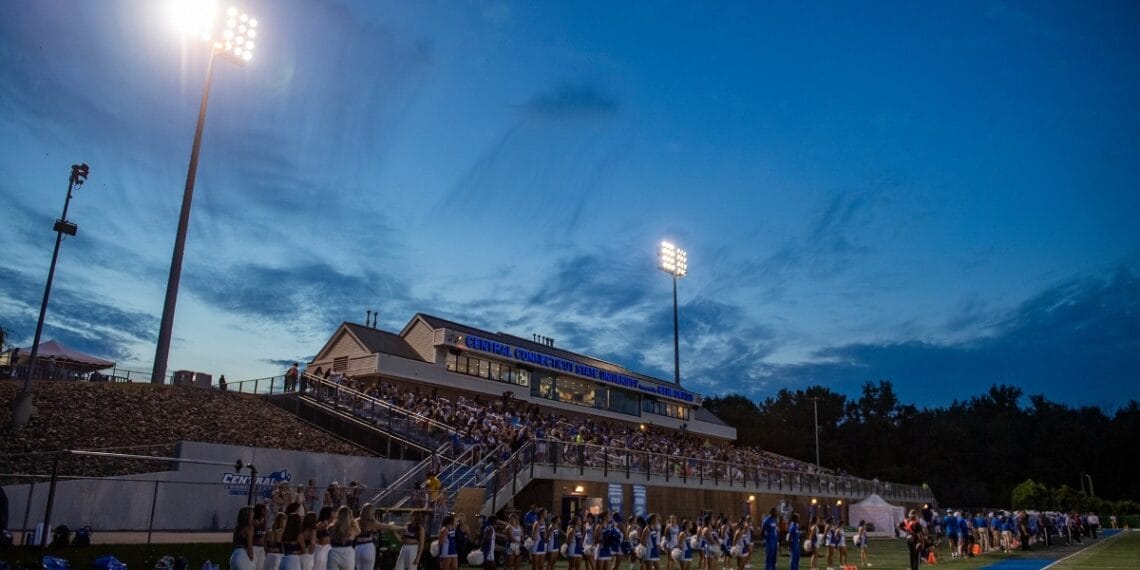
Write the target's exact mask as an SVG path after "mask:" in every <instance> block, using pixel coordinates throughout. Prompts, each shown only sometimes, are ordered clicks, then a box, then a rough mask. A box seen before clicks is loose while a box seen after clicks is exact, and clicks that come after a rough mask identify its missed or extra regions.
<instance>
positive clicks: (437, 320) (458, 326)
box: [404, 313, 673, 386]
mask: <svg viewBox="0 0 1140 570" xmlns="http://www.w3.org/2000/svg"><path fill="white" fill-rule="evenodd" d="M417 318H418V319H423V321H424V322H425V323H427V325H428V326H430V327H431V328H433V329H440V328H449V329H452V330H455V331H459V332H462V333H466V334H471V335H475V336H480V337H483V338H486V339H489V340H494V341H497V342H501V343H503V344H509V345H512V346H518V347H521V348H525V349H527V350H533V351H536V352H542V353H544V354H549V355H551V356H558V357H561V358H565V359H569V360H576V361H579V362H582V363H584V364H589V365H590V366H593V367H595V368H599V369H602V370H608V371H610V372H616V373H619V374H625V375H627V376H632V377H634V378H638V379H641V380H646V381H648V382H650V383H654V384H662V385H666V386H668V385H671V384H673V383H672V382H670V381H668V380H662V379H660V378H654V377H652V376H647V375H645V374H641V373H638V372H634V371H632V370H630V369H628V368H625V367H624V366H620V365H617V364H614V363H612V362H608V361H605V360H602V359H599V358H594V357H592V356H586V355H584V354H579V353H577V352H570V351H569V350H563V349H561V348H556V347H553V346H547V345H545V344H542V343H538V342H534V341H533V340H529V339H525V338H522V337H517V336H515V335H512V334H507V333H502V332H496V333H493V332H489V331H485V330H481V329H477V328H475V327H471V326H467V325H465V324H462V323H457V322H455V321H449V320H447V319H444V318H441V317H436V316H433V315H428V314H425V313H416V315H415V317H413V318H412V320H411V322H409V323H408V326H407V327H404V331H405V332H407V330H408V328H410V327H411V326H412V324H413V323H415V321H416V319H417Z"/></svg>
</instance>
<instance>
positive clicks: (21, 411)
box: [12, 163, 91, 427]
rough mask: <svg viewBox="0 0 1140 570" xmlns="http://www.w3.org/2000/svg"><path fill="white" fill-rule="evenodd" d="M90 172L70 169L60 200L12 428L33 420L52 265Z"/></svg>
mask: <svg viewBox="0 0 1140 570" xmlns="http://www.w3.org/2000/svg"><path fill="white" fill-rule="evenodd" d="M90 172H91V168H90V167H88V166H87V163H83V164H73V165H71V176H70V177H69V178H68V179H67V197H66V198H64V199H63V214H60V216H59V219H58V220H56V221H55V225H54V226H52V229H54V230H55V249H53V250H52V252H51V265H49V266H48V276H47V285H45V286H44V299H43V302H42V303H40V318H39V320H38V321H36V334H35V336H34V337H33V338H32V353H31V354H30V355H29V356H28V368H27V370H25V371H24V388H23V389H22V390H21V391H20V393H19V395H17V396H16V400H15V401H14V402H12V425H13V426H14V427H24V426H25V425H28V421H29V420H31V419H32V415H33V414H34V412H35V407H34V406H33V405H32V377H33V375H34V374H35V370H36V356H38V355H39V351H40V335H42V334H43V332H44V318H45V317H47V307H48V298H49V297H51V282H52V280H53V279H55V263H56V261H57V260H59V246H60V244H61V243H62V242H63V234H67V235H69V236H74V235H75V233H76V232H77V231H79V226H77V225H75V224H73V223H71V222H69V221H67V207H68V206H70V205H71V193H72V191H74V190H78V189H79V188H80V187H82V186H83V183H84V182H86V181H87V175H88V174H90Z"/></svg>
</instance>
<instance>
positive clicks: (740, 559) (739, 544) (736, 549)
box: [732, 519, 748, 570]
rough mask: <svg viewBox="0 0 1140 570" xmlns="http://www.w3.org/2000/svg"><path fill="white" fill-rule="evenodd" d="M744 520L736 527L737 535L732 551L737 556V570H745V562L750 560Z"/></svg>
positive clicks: (734, 538) (733, 541)
mask: <svg viewBox="0 0 1140 570" xmlns="http://www.w3.org/2000/svg"><path fill="white" fill-rule="evenodd" d="M745 528H747V527H746V526H745V525H744V520H743V519H741V521H740V524H738V525H737V526H736V534H735V535H734V536H733V537H732V551H733V553H735V554H736V570H744V562H745V561H746V560H748V541H747V540H746V539H745V534H744V533H745Z"/></svg>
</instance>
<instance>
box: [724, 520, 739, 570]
mask: <svg viewBox="0 0 1140 570" xmlns="http://www.w3.org/2000/svg"><path fill="white" fill-rule="evenodd" d="M735 538H736V527H735V525H733V524H732V523H730V522H728V519H727V518H725V519H721V523H720V560H721V567H722V568H723V569H724V570H729V566H730V565H731V562H732V541H733V540H734V539H735Z"/></svg>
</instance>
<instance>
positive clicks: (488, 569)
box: [479, 515, 496, 570]
mask: <svg viewBox="0 0 1140 570" xmlns="http://www.w3.org/2000/svg"><path fill="white" fill-rule="evenodd" d="M479 552H481V553H482V554H483V570H495V568H496V565H495V515H491V516H489V517H487V519H486V520H484V521H483V531H482V537H481V538H480V539H479Z"/></svg>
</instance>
